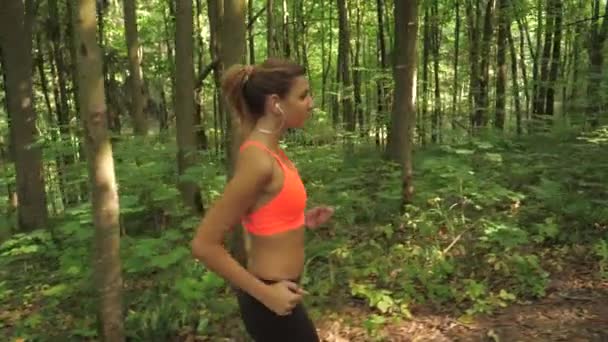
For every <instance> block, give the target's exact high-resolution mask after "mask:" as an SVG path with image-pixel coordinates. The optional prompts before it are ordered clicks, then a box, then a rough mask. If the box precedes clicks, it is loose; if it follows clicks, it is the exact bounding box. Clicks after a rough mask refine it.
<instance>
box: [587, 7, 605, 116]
mask: <svg viewBox="0 0 608 342" xmlns="http://www.w3.org/2000/svg"><path fill="white" fill-rule="evenodd" d="M599 17H600V0H595V1H594V3H593V18H594V19H593V22H592V23H591V28H590V33H589V38H588V44H587V50H588V52H589V62H590V64H591V65H590V68H589V85H588V87H587V96H588V97H589V99H588V101H589V106H588V107H587V118H588V121H589V123H590V125H591V127H597V126H598V125H599V116H600V113H601V112H602V107H603V106H602V101H601V92H600V89H601V83H602V66H603V64H604V55H603V54H602V49H603V47H604V42H605V41H606V38H608V2H606V8H605V10H604V16H603V17H604V19H602V25H601V26H600V24H599V19H598V18H599Z"/></svg>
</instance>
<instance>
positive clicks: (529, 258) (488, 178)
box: [0, 133, 608, 341]
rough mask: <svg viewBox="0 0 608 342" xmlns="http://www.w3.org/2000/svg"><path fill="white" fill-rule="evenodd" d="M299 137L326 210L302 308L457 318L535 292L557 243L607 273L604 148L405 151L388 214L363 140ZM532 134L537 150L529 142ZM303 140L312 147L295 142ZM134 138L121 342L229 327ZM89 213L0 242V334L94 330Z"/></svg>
mask: <svg viewBox="0 0 608 342" xmlns="http://www.w3.org/2000/svg"><path fill="white" fill-rule="evenodd" d="M310 138H311V137H307V136H306V133H298V134H295V135H294V136H292V137H291V139H290V140H288V141H286V147H287V149H288V151H290V152H289V154H290V156H291V157H292V159H293V160H294V162H295V163H296V164H297V165H298V167H299V168H300V170H301V171H300V173H301V175H302V178H303V180H304V182H305V183H306V186H307V189H308V193H309V205H310V206H314V205H317V204H329V205H333V206H335V207H336V213H335V217H334V219H333V221H332V222H331V223H330V224H328V225H327V226H326V227H324V228H321V229H319V230H315V231H312V232H309V234H308V235H307V236H308V237H307V239H308V241H307V260H306V264H305V271H304V274H303V277H302V282H303V286H304V287H305V288H306V289H307V290H308V291H309V292H310V293H311V295H310V296H308V297H307V303H308V304H309V305H310V306H311V307H313V308H331V305H338V304H339V303H341V302H343V301H357V302H363V303H365V305H367V306H368V307H369V308H370V309H371V310H372V311H373V314H372V315H371V316H370V318H369V319H368V320H366V321H365V322H364V326H365V328H366V329H368V330H369V332H370V336H375V331H376V330H377V329H378V328H379V327H381V326H382V325H383V324H385V323H387V322H389V319H390V316H394V317H401V318H408V317H411V316H412V313H411V312H410V309H411V307H412V306H413V305H431V306H439V305H440V306H441V307H442V308H451V309H453V310H455V311H456V312H458V313H459V314H460V315H461V319H462V320H464V321H466V320H469V319H471V317H473V316H475V315H478V314H490V313H493V312H495V311H496V310H497V309H499V308H501V307H504V306H506V305H509V304H510V303H512V302H514V301H516V300H523V299H527V298H535V297H542V296H543V295H544V294H545V287H546V286H547V282H548V280H549V277H550V274H549V273H548V271H547V267H546V264H547V262H550V260H547V255H548V254H547V253H545V252H544V251H545V249H546V248H554V247H558V246H559V245H560V244H565V245H568V244H570V243H576V244H587V243H592V244H593V253H594V254H593V255H594V256H595V257H596V260H597V265H598V274H599V276H601V277H604V278H605V277H606V274H607V273H608V272H607V271H606V270H607V269H608V252H607V251H608V247H607V246H608V243H607V242H606V239H605V237H604V238H600V239H598V237H601V236H602V235H601V234H602V233H603V232H605V229H606V228H605V227H606V226H607V224H608V216H607V215H606V211H604V210H602V209H601V208H603V206H597V205H596V203H602V202H601V201H602V200H603V197H602V196H603V194H605V193H608V192H607V189H606V184H604V183H602V182H600V179H601V177H602V172H601V171H600V170H597V168H596V167H594V165H598V164H603V163H606V160H605V158H606V156H604V155H602V154H601V153H600V151H601V148H602V147H603V145H602V144H603V142H599V143H596V142H590V141H587V140H585V141H581V140H575V139H572V138H571V137H568V138H564V137H563V136H545V137H535V138H534V139H532V138H531V139H530V140H529V141H526V140H522V141H519V142H518V143H511V142H509V141H504V140H502V139H499V138H495V137H485V138H484V139H485V140H484V141H470V142H467V143H463V144H459V145H452V146H441V147H431V148H429V149H427V150H423V151H420V152H418V153H417V154H416V160H415V165H416V168H415V172H416V174H415V181H416V183H415V185H416V198H415V202H414V203H412V204H410V205H408V206H407V207H405V211H404V212H403V214H399V209H400V203H401V199H400V191H401V190H400V186H401V180H400V177H401V172H400V170H399V167H398V165H395V164H393V163H390V162H387V161H386V160H384V159H382V158H381V157H380V156H379V155H380V153H378V151H377V150H376V149H375V148H374V147H373V146H368V145H366V144H364V143H358V144H355V145H354V152H353V153H352V154H351V155H347V156H345V154H344V150H343V149H342V148H341V147H338V146H337V145H335V144H332V145H327V144H324V143H323V142H322V141H313V140H310ZM535 139H536V140H535ZM539 139H542V142H543V143H544V144H547V145H548V146H551V148H541V147H540V146H539V144H540V142H539V141H538V140H539ZM593 139H595V140H594V141H597V140H596V139H598V137H594V138H593ZM307 143H312V144H313V145H316V146H315V147H314V148H302V147H299V146H301V145H298V144H307ZM141 144H142V142H141V141H138V140H137V139H132V140H131V139H129V140H124V141H121V142H120V143H118V144H117V147H116V149H115V151H116V159H117V170H118V180H119V187H120V194H121V198H120V200H121V213H122V215H121V226H122V228H121V229H122V231H123V232H124V235H123V236H122V239H121V260H122V268H123V277H124V283H125V295H124V298H125V307H126V312H125V314H126V328H127V329H126V330H127V331H128V334H129V338H130V339H131V340H134V341H148V340H153V339H158V338H160V339H170V338H172V337H174V336H176V335H180V334H185V333H195V334H198V335H202V336H220V335H221V334H222V327H223V326H224V325H225V324H228V323H226V322H230V321H233V320H235V319H237V318H238V313H237V304H236V301H235V299H234V297H233V296H232V293H231V292H230V290H229V288H228V286H227V284H226V283H225V281H224V280H222V279H221V278H219V277H218V276H217V275H215V274H213V273H211V272H209V271H207V270H205V269H204V268H203V267H202V266H201V265H200V264H197V263H195V262H194V261H193V260H192V257H191V255H190V251H189V240H190V238H191V236H192V234H193V229H194V227H195V226H196V224H197V223H198V218H196V217H192V216H191V215H190V214H189V213H188V211H187V210H186V209H185V208H184V207H183V205H182V204H181V199H180V196H179V194H178V192H177V191H176V190H175V183H176V180H177V176H176V169H175V167H174V166H173V165H174V163H173V162H172V160H173V158H174V155H175V154H174V153H175V148H174V146H172V145H171V144H168V143H163V142H161V141H157V142H153V141H148V142H146V146H147V152H148V153H145V154H142V153H140V152H138V151H139V150H138V148H137V146H139V145H141ZM547 145H545V146H547ZM201 160H204V162H201V163H200V167H198V168H194V169H193V170H192V173H191V174H190V175H188V176H187V177H190V179H195V180H197V181H198V183H199V184H200V186H201V188H202V189H203V193H204V197H205V198H206V199H207V203H208V202H209V201H210V200H212V199H214V198H216V197H217V196H218V195H219V193H220V192H221V190H222V186H223V184H224V182H225V176H224V173H223V170H222V166H221V165H222V164H221V161H219V160H217V159H215V158H213V157H212V156H211V155H207V154H202V155H201ZM90 212H91V208H90V205H88V204H87V205H82V206H79V207H73V208H70V209H69V210H68V211H66V212H65V213H63V214H62V215H61V216H58V217H55V218H53V220H54V225H53V229H52V230H50V231H36V232H31V233H28V234H15V235H13V236H12V237H11V238H10V239H7V240H6V241H4V242H3V243H2V245H1V246H0V266H1V267H0V275H2V281H1V282H0V305H2V306H3V307H7V308H8V312H12V313H19V314H16V315H15V316H14V318H12V319H9V320H5V322H4V323H3V326H2V327H0V329H7V330H6V331H10V332H11V334H12V336H15V337H23V338H36V337H38V336H39V332H40V331H53V332H54V334H55V336H54V337H57V338H60V339H64V340H66V339H67V340H69V339H85V338H93V339H94V338H95V337H96V334H97V333H96V323H95V322H96V320H95V307H96V303H95V300H94V298H95V296H96V292H95V286H94V282H93V271H92V267H91V262H90V260H91V258H92V254H91V252H92V249H91V248H90V246H92V243H93V239H94V229H93V224H92V221H91V215H90ZM551 262H553V261H551ZM23 303H26V304H23ZM51 324H52V326H51ZM237 326H238V325H237ZM239 329H240V328H239ZM236 334H238V332H237V333H236ZM378 338H379V337H378Z"/></svg>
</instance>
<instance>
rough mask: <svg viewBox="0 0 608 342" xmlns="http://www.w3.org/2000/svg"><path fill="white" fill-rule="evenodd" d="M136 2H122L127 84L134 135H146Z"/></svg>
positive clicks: (124, 0)
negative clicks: (126, 57) (127, 73)
mask: <svg viewBox="0 0 608 342" xmlns="http://www.w3.org/2000/svg"><path fill="white" fill-rule="evenodd" d="M135 1H136V0H123V4H124V24H125V37H126V42H127V55H128V58H129V84H130V86H131V87H130V88H131V99H130V100H131V101H130V104H131V108H130V112H131V118H133V126H134V129H135V134H137V135H146V134H147V132H148V123H147V119H146V114H145V112H144V88H143V76H142V70H141V59H142V58H141V57H142V56H141V53H140V49H139V43H138V33H137V14H136V8H137V5H136V3H135Z"/></svg>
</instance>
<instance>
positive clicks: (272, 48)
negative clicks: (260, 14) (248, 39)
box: [266, 0, 279, 57]
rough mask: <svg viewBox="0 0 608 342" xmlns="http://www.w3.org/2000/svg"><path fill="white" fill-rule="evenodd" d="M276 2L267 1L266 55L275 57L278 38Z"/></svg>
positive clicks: (272, 0) (277, 49)
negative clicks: (275, 14) (275, 19)
mask: <svg viewBox="0 0 608 342" xmlns="http://www.w3.org/2000/svg"><path fill="white" fill-rule="evenodd" d="M274 13H275V12H274V0H266V48H267V52H266V55H267V56H268V57H274V56H276V55H277V52H278V51H279V48H278V47H277V37H276V30H275V24H274Z"/></svg>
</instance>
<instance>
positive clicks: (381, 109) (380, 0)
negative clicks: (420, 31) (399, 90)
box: [376, 0, 388, 148]
mask: <svg viewBox="0 0 608 342" xmlns="http://www.w3.org/2000/svg"><path fill="white" fill-rule="evenodd" d="M376 17H377V19H378V37H377V43H378V44H377V45H378V64H379V66H380V74H381V75H382V76H383V75H384V72H385V71H386V69H387V68H388V63H387V60H386V59H387V57H386V39H385V32H384V29H385V28H384V22H385V20H384V0H377V1H376ZM376 87H377V88H376V97H377V101H378V107H377V108H378V109H377V113H376V146H377V147H381V148H383V147H384V146H383V145H384V139H383V137H382V133H383V130H382V127H383V126H384V125H385V124H384V118H385V117H386V114H385V111H386V106H385V104H386V91H387V89H386V86H385V81H384V80H383V78H382V77H378V79H377V81H376Z"/></svg>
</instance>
